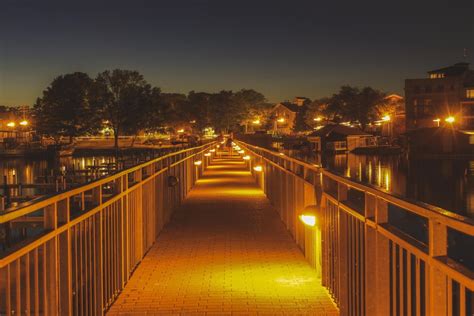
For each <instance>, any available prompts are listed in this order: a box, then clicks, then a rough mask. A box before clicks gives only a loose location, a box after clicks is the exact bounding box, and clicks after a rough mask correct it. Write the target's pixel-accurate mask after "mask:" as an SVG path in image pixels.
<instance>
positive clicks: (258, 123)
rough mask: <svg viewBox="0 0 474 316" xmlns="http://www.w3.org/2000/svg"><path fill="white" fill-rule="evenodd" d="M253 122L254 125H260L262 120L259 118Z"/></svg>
mask: <svg viewBox="0 0 474 316" xmlns="http://www.w3.org/2000/svg"><path fill="white" fill-rule="evenodd" d="M252 124H254V125H260V120H259V119H256V120H255V121H253V122H252Z"/></svg>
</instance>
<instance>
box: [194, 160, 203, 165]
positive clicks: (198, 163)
mask: <svg viewBox="0 0 474 316" xmlns="http://www.w3.org/2000/svg"><path fill="white" fill-rule="evenodd" d="M201 164H202V161H201V160H196V161H195V162H194V165H195V166H200V165H201Z"/></svg>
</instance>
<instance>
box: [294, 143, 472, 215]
mask: <svg viewBox="0 0 474 316" xmlns="http://www.w3.org/2000/svg"><path fill="white" fill-rule="evenodd" d="M287 154H289V155H291V156H294V157H297V158H300V159H304V160H307V161H308V160H309V161H310V162H312V163H317V164H320V165H322V166H323V167H325V168H327V169H329V170H332V171H335V172H337V173H339V174H342V175H344V176H346V177H349V178H351V179H354V180H357V181H360V182H363V183H369V184H372V185H375V186H377V187H379V188H382V189H384V190H387V191H389V192H391V193H394V194H398V195H401V196H404V197H407V198H410V199H414V200H418V201H422V202H425V203H428V204H431V205H435V206H438V207H441V208H444V209H446V210H449V211H452V212H456V213H459V214H463V215H466V216H469V217H474V161H470V160H467V159H430V160H414V159H411V160H409V159H407V158H406V156H404V155H400V156H372V155H371V156H367V155H354V154H337V155H326V156H321V155H312V156H310V155H301V154H300V153H298V152H296V151H290V152H287Z"/></svg>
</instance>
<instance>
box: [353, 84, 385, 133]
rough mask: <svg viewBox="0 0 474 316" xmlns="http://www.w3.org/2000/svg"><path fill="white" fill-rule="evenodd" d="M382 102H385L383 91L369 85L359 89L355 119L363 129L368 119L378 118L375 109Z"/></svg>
mask: <svg viewBox="0 0 474 316" xmlns="http://www.w3.org/2000/svg"><path fill="white" fill-rule="evenodd" d="M383 103H385V93H383V92H380V91H379V90H375V89H373V88H371V87H365V88H363V89H362V90H361V91H360V93H359V97H358V102H357V104H358V108H357V109H358V112H357V115H358V118H357V119H358V121H359V122H360V125H361V127H362V129H364V128H365V126H366V125H367V123H369V122H370V121H373V120H377V119H379V117H378V115H377V112H376V110H377V106H380V105H381V104H383Z"/></svg>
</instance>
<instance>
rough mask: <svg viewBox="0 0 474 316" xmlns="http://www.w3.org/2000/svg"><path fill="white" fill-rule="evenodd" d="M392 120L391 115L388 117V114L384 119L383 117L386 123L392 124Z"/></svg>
mask: <svg viewBox="0 0 474 316" xmlns="http://www.w3.org/2000/svg"><path fill="white" fill-rule="evenodd" d="M391 119H392V118H391V117H390V115H388V114H387V115H385V116H384V117H382V121H384V122H390V120H391Z"/></svg>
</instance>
